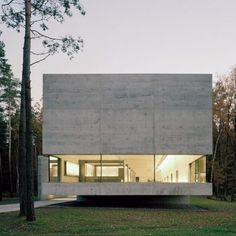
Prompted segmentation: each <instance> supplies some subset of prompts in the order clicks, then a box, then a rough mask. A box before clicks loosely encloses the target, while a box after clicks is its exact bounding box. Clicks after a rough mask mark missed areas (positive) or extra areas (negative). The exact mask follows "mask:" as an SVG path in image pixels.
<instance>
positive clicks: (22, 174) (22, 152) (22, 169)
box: [18, 63, 26, 216]
mask: <svg viewBox="0 0 236 236" xmlns="http://www.w3.org/2000/svg"><path fill="white" fill-rule="evenodd" d="M23 64H24V63H23ZM25 119H26V117H25V81H24V70H23V73H22V82H21V106H20V126H19V161H18V168H19V169H18V172H19V198H20V216H25V215H26V148H25V129H26V124H25Z"/></svg>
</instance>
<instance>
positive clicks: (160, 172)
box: [49, 155, 206, 183]
mask: <svg viewBox="0 0 236 236" xmlns="http://www.w3.org/2000/svg"><path fill="white" fill-rule="evenodd" d="M49 173H50V182H69V183H70V182H124V183H128V182H164V183H195V182H199V183H205V182H206V156H203V155H55V156H50V157H49Z"/></svg>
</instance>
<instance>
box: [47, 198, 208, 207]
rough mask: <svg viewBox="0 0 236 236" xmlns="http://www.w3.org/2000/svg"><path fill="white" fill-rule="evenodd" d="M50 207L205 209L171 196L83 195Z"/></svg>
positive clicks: (187, 200)
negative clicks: (75, 199)
mask: <svg viewBox="0 0 236 236" xmlns="http://www.w3.org/2000/svg"><path fill="white" fill-rule="evenodd" d="M50 207H63V208H64V207H101V208H104V207H105V208H149V209H160V210H183V209H185V210H194V211H206V209H203V208H200V207H197V206H194V205H191V204H190V203H189V199H186V198H180V197H173V196H172V197H170V196H166V197H165V196H162V197H157V196H155V197H154V196H83V197H78V200H77V201H70V202H64V203H59V204H55V205H52V206H50Z"/></svg>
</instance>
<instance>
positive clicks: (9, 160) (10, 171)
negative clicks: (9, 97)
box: [8, 101, 13, 197]
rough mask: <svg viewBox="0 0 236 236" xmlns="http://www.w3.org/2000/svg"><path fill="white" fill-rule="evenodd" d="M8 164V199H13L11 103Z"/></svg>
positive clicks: (9, 105)
mask: <svg viewBox="0 0 236 236" xmlns="http://www.w3.org/2000/svg"><path fill="white" fill-rule="evenodd" d="M8 109H9V111H8V112H9V113H8V133H9V141H8V144H9V145H8V162H9V183H10V197H13V183H12V158H11V102H10V101H9V103H8Z"/></svg>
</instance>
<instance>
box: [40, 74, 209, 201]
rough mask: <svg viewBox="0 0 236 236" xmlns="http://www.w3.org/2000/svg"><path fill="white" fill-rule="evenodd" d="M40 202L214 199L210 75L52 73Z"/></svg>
mask: <svg viewBox="0 0 236 236" xmlns="http://www.w3.org/2000/svg"><path fill="white" fill-rule="evenodd" d="M43 109H44V110H43V154H44V156H41V157H39V160H38V165H39V192H40V196H41V197H42V198H46V197H48V196H59V195H72V194H73V195H79V196H171V197H173V198H174V197H178V198H181V197H184V196H190V195H211V194H212V185H211V184H210V183H206V155H208V154H212V76H211V75H210V74H47V75H44V77H43Z"/></svg>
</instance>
